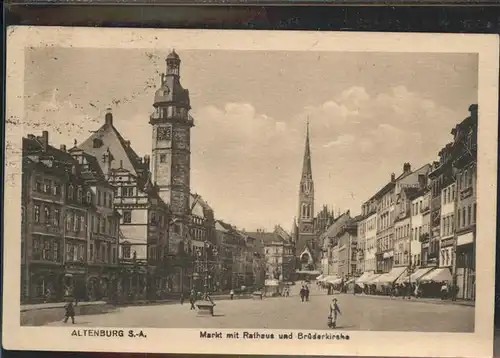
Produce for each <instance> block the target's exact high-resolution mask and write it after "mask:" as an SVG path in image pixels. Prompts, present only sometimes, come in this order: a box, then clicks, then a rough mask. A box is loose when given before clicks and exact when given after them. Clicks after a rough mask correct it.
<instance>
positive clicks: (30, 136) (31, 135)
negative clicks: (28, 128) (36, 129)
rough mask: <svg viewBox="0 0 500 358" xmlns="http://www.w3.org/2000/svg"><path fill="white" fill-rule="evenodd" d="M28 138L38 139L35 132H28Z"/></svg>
mask: <svg viewBox="0 0 500 358" xmlns="http://www.w3.org/2000/svg"><path fill="white" fill-rule="evenodd" d="M28 139H36V137H35V135H34V134H28Z"/></svg>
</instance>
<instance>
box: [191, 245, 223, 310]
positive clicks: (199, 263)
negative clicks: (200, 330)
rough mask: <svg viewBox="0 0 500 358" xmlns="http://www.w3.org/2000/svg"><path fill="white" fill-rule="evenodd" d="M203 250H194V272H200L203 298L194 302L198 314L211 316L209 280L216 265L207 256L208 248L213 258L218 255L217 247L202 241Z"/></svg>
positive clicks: (212, 306)
mask: <svg viewBox="0 0 500 358" xmlns="http://www.w3.org/2000/svg"><path fill="white" fill-rule="evenodd" d="M203 249H204V250H203V251H202V250H200V249H197V250H196V261H195V264H196V273H198V277H199V273H200V272H201V274H202V279H203V298H202V299H201V300H199V301H197V302H196V306H197V307H198V314H199V315H201V316H213V314H214V306H215V304H214V303H213V301H212V299H211V298H210V295H209V282H210V279H211V278H212V275H210V273H211V272H212V271H213V270H214V268H215V267H216V265H217V261H210V260H209V258H208V250H209V249H211V253H212V256H213V257H214V258H215V257H217V256H218V254H219V253H218V251H217V249H216V248H215V247H214V246H213V245H212V244H211V243H210V242H209V241H208V240H205V241H204V242H203Z"/></svg>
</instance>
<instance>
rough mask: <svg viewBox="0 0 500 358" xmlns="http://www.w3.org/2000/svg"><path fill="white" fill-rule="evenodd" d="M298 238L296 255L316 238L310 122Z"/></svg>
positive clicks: (301, 191)
mask: <svg viewBox="0 0 500 358" xmlns="http://www.w3.org/2000/svg"><path fill="white" fill-rule="evenodd" d="M297 226H298V235H297V236H298V238H297V245H296V253H297V255H300V253H301V252H302V250H304V248H305V246H306V245H307V243H308V242H311V241H312V240H314V238H315V234H314V182H313V178H312V167H311V148H310V144H309V120H308V121H307V128H306V144H305V149H304V161H303V164H302V175H301V177H300V190H299V216H298V225H297Z"/></svg>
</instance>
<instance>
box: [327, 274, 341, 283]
mask: <svg viewBox="0 0 500 358" xmlns="http://www.w3.org/2000/svg"><path fill="white" fill-rule="evenodd" d="M325 281H326V282H327V283H331V284H332V285H336V284H338V283H340V282H341V281H342V279H341V278H340V277H337V276H328V277H327V278H326V279H325Z"/></svg>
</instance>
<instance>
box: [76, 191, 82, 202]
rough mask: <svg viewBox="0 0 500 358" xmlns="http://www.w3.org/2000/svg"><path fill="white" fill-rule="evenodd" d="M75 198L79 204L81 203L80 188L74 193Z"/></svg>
mask: <svg viewBox="0 0 500 358" xmlns="http://www.w3.org/2000/svg"><path fill="white" fill-rule="evenodd" d="M76 197H77V200H78V202H79V203H81V202H82V201H83V191H82V188H78V190H77V191H76Z"/></svg>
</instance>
